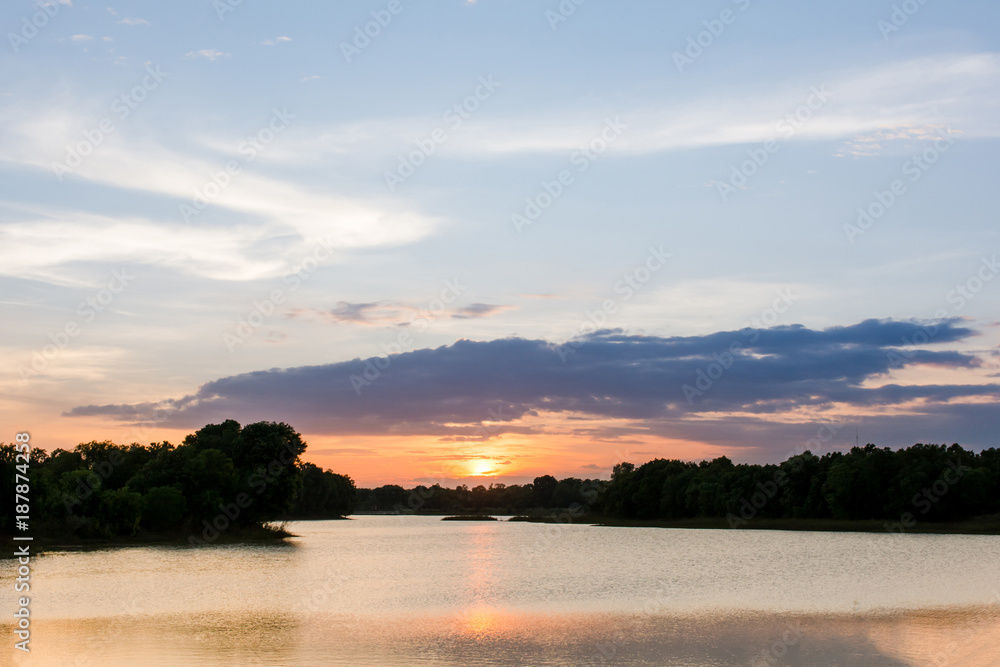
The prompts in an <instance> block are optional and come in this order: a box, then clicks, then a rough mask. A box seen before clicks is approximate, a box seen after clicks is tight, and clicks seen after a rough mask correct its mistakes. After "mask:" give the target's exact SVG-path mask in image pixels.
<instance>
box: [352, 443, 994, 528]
mask: <svg viewBox="0 0 1000 667" xmlns="http://www.w3.org/2000/svg"><path fill="white" fill-rule="evenodd" d="M357 507H358V509H359V510H367V511H418V512H419V511H426V512H441V511H445V512H477V513H482V512H492V513H505V514H518V513H523V512H527V511H531V510H542V509H574V510H576V511H577V513H578V512H581V511H586V512H589V513H593V514H599V515H604V516H607V517H610V518H624V519H649V520H679V519H695V518H716V519H726V520H727V521H728V523H729V525H730V526H733V527H737V526H741V525H745V524H746V523H747V522H749V521H752V520H753V519H755V518H770V519H838V520H882V521H892V522H894V525H895V524H899V525H902V526H903V527H909V526H910V525H913V524H915V523H916V522H918V521H928V522H942V523H945V522H957V521H963V520H968V519H973V518H977V517H985V516H990V515H996V514H998V513H1000V450H997V449H994V448H991V449H986V450H984V451H981V452H978V453H977V452H973V451H969V450H966V449H964V448H962V447H961V446H959V445H958V444H954V445H951V446H945V445H925V444H916V445H913V446H911V447H907V448H904V449H899V450H893V449H890V448H888V447H884V448H879V447H876V446H875V445H873V444H869V445H866V446H864V447H853V448H851V450H850V451H848V452H830V453H827V454H825V455H823V456H816V455H814V454H812V453H811V452H809V451H806V452H803V453H802V454H799V455H795V456H792V457H790V458H788V459H787V460H785V461H783V462H781V463H777V464H766V465H759V464H734V463H733V462H732V461H731V460H730V459H729V458H727V457H725V456H723V457H719V458H716V459H714V460H711V461H707V460H706V461H701V462H689V461H681V460H676V459H655V460H653V461H649V462H647V463H644V464H642V465H639V466H636V465H634V464H632V463H627V462H623V463H619V464H618V465H616V466H614V469H613V472H612V475H611V479H610V480H599V479H578V478H574V477H569V478H565V479H562V480H557V479H556V478H555V477H552V476H551V475H543V476H541V477H536V478H535V479H534V481H533V483H531V484H523V485H518V484H512V485H505V484H499V483H497V484H490V485H489V486H488V487H487V486H483V485H479V486H476V487H474V488H472V489H469V488H468V487H467V486H465V485H463V486H459V487H457V488H454V489H449V488H444V487H442V486H440V485H438V484H435V485H433V486H417V487H415V488H413V489H409V490H407V489H404V488H402V487H400V486H397V485H386V486H382V487H378V488H375V489H359V490H358V505H357Z"/></svg>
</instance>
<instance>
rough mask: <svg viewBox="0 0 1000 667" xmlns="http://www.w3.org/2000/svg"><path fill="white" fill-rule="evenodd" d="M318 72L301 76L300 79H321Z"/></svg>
mask: <svg viewBox="0 0 1000 667" xmlns="http://www.w3.org/2000/svg"><path fill="white" fill-rule="evenodd" d="M322 78H323V77H321V76H320V75H319V74H311V75H309V76H304V77H302V81H315V80H316V79H322Z"/></svg>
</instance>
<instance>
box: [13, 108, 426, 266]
mask: <svg viewBox="0 0 1000 667" xmlns="http://www.w3.org/2000/svg"><path fill="white" fill-rule="evenodd" d="M66 101H67V100H62V101H61V102H60V104H54V103H52V101H51V100H49V101H48V103H45V104H43V105H41V108H44V109H46V111H43V112H40V111H39V109H38V108H35V109H30V108H25V109H22V110H21V116H14V117H12V112H11V110H10V109H8V110H7V113H0V123H3V125H4V126H5V127H6V128H7V131H6V132H5V136H4V138H3V140H2V141H0V160H3V161H8V162H13V163H16V164H21V165H30V166H34V167H36V168H38V169H42V170H46V171H50V170H51V169H52V161H53V159H58V160H62V159H64V157H63V156H64V155H65V151H66V146H67V145H69V144H71V143H76V142H78V139H79V128H80V127H92V126H94V125H96V120H95V119H91V118H81V117H79V116H76V115H74V114H73V112H72V111H71V109H73V108H80V107H81V106H82V105H79V104H78V105H73V104H65V102H66ZM292 122H294V121H292ZM276 143H278V142H277V141H276ZM230 150H231V151H234V150H235V149H234V148H233V147H230ZM268 150H269V149H268ZM224 165H225V159H223V158H218V159H203V158H200V157H196V156H193V155H190V154H186V153H179V152H176V151H172V150H169V149H167V148H165V147H163V146H160V145H158V144H155V143H151V142H142V141H138V140H136V139H135V138H134V137H132V136H129V135H127V134H126V133H124V132H123V131H121V130H119V131H116V132H115V133H113V134H111V135H108V136H107V137H106V138H105V139H104V140H103V142H102V144H101V145H100V146H99V147H98V148H97V149H95V150H94V152H93V153H92V154H91V155H90V156H89V157H88V158H87V159H86V160H84V161H83V162H82V163H81V164H80V165H79V166H78V167H77V168H76V170H75V171H74V172H73V173H72V174H71V175H68V176H66V178H68V179H74V180H75V179H80V180H84V181H89V182H93V183H100V184H103V185H109V186H112V187H117V188H124V189H131V190H135V191H143V192H150V193H154V194H157V195H162V196H167V197H170V198H173V199H175V200H176V203H177V205H176V206H172V207H170V210H171V214H170V215H168V216H167V218H166V219H163V220H156V221H153V220H145V219H139V218H132V217H126V218H123V219H112V218H103V217H99V216H94V215H92V214H90V213H77V212H73V211H70V212H63V213H60V212H57V211H50V210H35V211H28V212H27V213H26V214H25V215H14V216H11V217H13V219H14V220H15V221H16V222H15V223H13V224H11V223H8V224H5V225H3V226H2V227H0V235H2V238H3V240H2V241H0V258H3V259H2V260H0V263H4V262H6V267H0V272H2V273H7V272H8V271H20V272H21V275H25V276H28V277H35V278H37V279H39V280H49V281H52V282H67V281H70V280H72V279H73V278H72V276H73V275H74V274H73V272H72V271H71V270H70V269H63V268H60V267H66V266H69V265H71V264H74V263H79V262H84V261H124V260H125V259H126V258H128V257H132V258H133V261H147V260H144V259H143V258H144V257H148V258H149V260H148V261H149V262H151V263H154V264H161V265H165V266H171V267H175V268H177V269H179V270H182V271H185V272H189V273H194V274H197V275H202V276H206V277H211V278H216V279H221V280H251V279H255V278H259V277H262V276H269V275H280V274H282V273H284V272H285V271H286V270H287V268H288V262H287V261H286V260H287V258H288V257H292V258H294V257H301V255H302V253H303V252H304V249H305V248H309V247H312V246H313V245H314V244H315V243H316V241H317V240H318V239H328V240H329V242H330V245H331V246H333V247H334V248H335V249H338V250H349V249H352V248H363V247H374V246H395V245H399V244H404V243H410V242H413V241H416V240H418V239H420V238H423V237H425V236H427V235H428V234H429V233H431V231H433V229H435V228H436V227H437V225H438V224H439V222H440V221H439V220H437V219H435V218H431V217H429V216H426V215H424V214H422V213H418V212H416V211H414V210H411V209H409V208H408V206H407V204H406V203H404V202H399V201H394V200H387V201H386V200H377V201H375V200H372V201H368V200H365V199H360V198H356V197H349V196H343V195H339V194H336V193H332V192H329V191H313V190H310V189H308V188H306V187H303V186H301V185H299V184H297V183H294V182H291V181H284V180H281V179H278V178H273V177H270V176H265V175H262V174H260V173H256V172H254V171H253V170H252V168H250V167H249V166H247V165H244V169H243V170H242V171H241V172H240V173H238V174H235V175H233V176H232V177H231V180H230V182H229V185H228V186H227V187H225V188H223V189H222V190H221V192H220V193H219V194H218V196H217V197H215V198H213V199H212V200H211V202H210V207H211V208H212V209H222V210H229V211H236V212H239V213H242V214H244V219H245V222H244V223H243V224H241V226H239V227H238V228H232V227H230V228H222V229H218V230H215V231H210V230H202V231H192V228H195V226H196V225H195V222H197V221H199V220H200V219H201V218H203V217H204V216H205V215H206V214H205V213H202V214H201V217H197V216H196V217H194V218H193V221H195V222H193V223H192V224H191V226H190V227H188V226H187V225H186V224H185V221H184V219H183V217H182V215H181V213H180V210H179V205H180V204H182V203H183V204H186V205H188V206H191V205H192V198H193V196H194V194H195V193H196V192H203V191H204V190H205V186H206V185H207V184H209V183H210V182H211V181H210V180H209V179H210V176H211V174H213V173H217V172H220V171H222V170H223V169H224ZM213 187H214V186H213ZM174 212H176V213H174ZM212 229H214V228H212ZM274 239H281V249H280V250H277V249H275V246H274V245H273V244H272V245H270V246H267V247H264V246H260V245H259V244H262V243H264V242H267V241H272V240H274ZM254 247H256V248H257V251H258V255H259V256H260V257H264V258H265V259H264V260H259V259H258V260H254V261H252V262H251V261H249V260H248V259H246V258H247V257H248V256H249V255H248V254H247V253H249V252H250V251H251V249H252V248H254ZM30 248H35V249H37V248H46V251H45V252H44V253H37V252H29V251H28V250H29V249H30ZM21 255H34V256H33V257H22V256H21Z"/></svg>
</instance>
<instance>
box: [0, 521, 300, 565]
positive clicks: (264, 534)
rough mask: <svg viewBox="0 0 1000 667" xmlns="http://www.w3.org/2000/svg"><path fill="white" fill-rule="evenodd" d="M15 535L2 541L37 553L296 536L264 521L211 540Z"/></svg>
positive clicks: (0, 553)
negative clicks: (27, 539) (25, 538)
mask: <svg viewBox="0 0 1000 667" xmlns="http://www.w3.org/2000/svg"><path fill="white" fill-rule="evenodd" d="M12 537H13V536H10V535H7V536H4V537H3V541H4V542H6V543H7V544H8V545H16V546H23V545H25V544H27V545H30V547H31V553H32V555H38V554H40V553H44V552H46V551H81V550H86V551H89V550H93V549H107V548H113V547H137V546H153V545H162V546H203V545H202V544H201V543H196V544H194V545H192V543H191V538H192V537H194V538H196V539H198V540H200V541H201V542H204V543H205V545H206V546H214V545H218V544H267V543H280V542H282V541H283V540H285V539H287V538H289V537H295V535H294V534H293V533H290V532H289V531H288V530H286V528H285V524H284V523H272V524H264V525H261V526H250V527H247V528H238V529H237V528H230V529H229V530H224V531H219V533H218V536H217V537H215V538H214V539H212V540H206V539H205V538H204V536H203V535H202V534H201V533H190V532H180V533H157V532H150V531H139V532H138V533H136V534H135V535H127V536H121V537H113V538H107V537H80V536H77V535H63V536H60V535H46V534H44V533H42V534H40V535H32V536H31V537H33V538H34V539H32V540H31V541H30V542H21V541H18V542H14V540H13V539H12ZM13 552H14V549H13V548H10V549H3V550H0V558H11V557H13Z"/></svg>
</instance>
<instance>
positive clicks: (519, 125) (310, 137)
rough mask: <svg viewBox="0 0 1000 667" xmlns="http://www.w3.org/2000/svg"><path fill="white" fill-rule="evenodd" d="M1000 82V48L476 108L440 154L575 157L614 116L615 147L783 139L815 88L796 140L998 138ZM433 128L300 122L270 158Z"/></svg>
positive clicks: (422, 123) (636, 150) (322, 152)
mask: <svg viewBox="0 0 1000 667" xmlns="http://www.w3.org/2000/svg"><path fill="white" fill-rule="evenodd" d="M313 76H315V75H313ZM302 80H303V81H306V80H311V77H307V78H304V79H302ZM998 81H1000V55H998V54H993V53H986V54H973V55H952V56H935V57H933V58H927V59H917V60H910V61H904V62H898V63H893V64H889V65H885V66H879V67H874V68H868V69H852V70H847V71H843V70H835V71H830V72H826V73H818V74H817V75H816V76H815V77H814V78H813V79H812V80H810V81H801V82H796V83H790V84H786V85H783V86H775V87H772V88H771V89H770V90H769V91H768V92H766V93H760V92H747V91H742V90H740V91H732V90H727V91H719V92H717V93H712V92H709V93H706V94H704V95H703V96H702V97H699V98H697V99H688V100H681V101H672V102H669V103H660V104H657V103H650V102H645V103H643V104H642V105H638V104H636V105H632V106H623V107H612V106H608V107H605V108H603V109H595V110H593V111H590V112H587V113H586V114H585V115H584V114H583V113H582V112H580V111H579V110H578V109H577V108H573V107H567V108H564V109H559V110H557V111H548V112H536V113H535V114H534V115H533V116H532V117H531V118H523V117H509V116H508V117H507V118H499V119H497V118H496V117H495V116H492V115H491V116H489V117H486V116H484V117H482V118H480V117H479V116H478V115H477V114H476V113H473V114H472V115H471V117H470V118H469V119H467V120H466V121H465V122H464V123H463V125H462V127H461V128H460V130H458V131H453V132H452V131H449V136H448V141H447V142H445V143H444V144H442V145H440V146H439V147H438V151H439V152H440V153H441V154H448V153H452V154H459V155H462V156H484V155H516V154H526V153H562V154H567V155H568V154H569V153H572V152H573V151H575V150H578V149H580V148H583V147H585V146H586V145H587V144H588V143H589V142H590V141H591V140H593V139H594V138H595V137H597V136H598V135H599V133H600V132H601V130H602V127H603V126H604V124H605V120H606V119H608V118H612V119H613V118H615V117H616V116H618V117H620V119H621V121H622V122H623V123H625V124H626V125H627V126H628V127H627V129H626V130H625V131H624V132H623V133H622V135H621V136H620V137H618V138H617V139H616V140H615V141H614V142H613V143H612V144H611V145H610V147H609V152H612V151H613V152H618V153H623V154H633V155H635V154H648V153H657V152H665V151H674V150H684V149H689V148H699V147H708V146H723V145H732V144H752V143H757V142H763V141H766V140H768V139H774V138H776V139H778V140H783V139H786V137H787V132H782V130H781V129H779V128H778V122H779V121H781V120H782V119H783V118H784V117H785V116H786V115H787V114H791V113H795V112H796V110H798V109H800V108H801V107H802V106H803V104H805V103H806V100H807V99H808V97H809V95H810V88H811V87H812V86H815V87H816V88H825V90H826V91H828V92H829V93H830V94H831V95H830V98H829V100H828V101H827V102H825V103H824V104H823V105H822V106H820V107H819V108H818V109H817V110H810V117H809V118H808V119H807V120H806V121H805V122H803V123H801V124H800V126H799V127H797V128H795V131H794V134H793V135H792V137H791V139H794V140H818V141H837V140H851V139H852V138H853V137H858V136H864V135H867V134H869V133H873V132H879V131H885V130H886V129H887V128H897V129H898V128H907V127H909V128H923V129H928V128H935V127H945V128H948V131H949V132H952V133H956V134H958V133H961V134H962V136H964V137H996V136H1000V121H998V119H1000V113H997V111H998V107H1000V85H998V83H997V82H998ZM498 82H499V83H501V85H502V84H503V82H502V80H498ZM497 94H499V92H498V93H497ZM455 101H459V100H455ZM444 106H445V107H446V106H447V105H444ZM435 127H447V123H445V122H444V121H443V120H442V119H441V117H440V116H437V117H435V116H429V117H427V116H424V117H420V118H413V117H399V118H382V119H375V120H365V121H358V122H352V123H345V124H341V125H334V126H327V127H308V128H306V127H295V128H292V129H291V130H290V131H289V132H288V134H287V135H286V136H285V137H284V138H283V140H282V142H281V146H280V147H276V149H275V150H274V151H269V152H268V155H267V156H266V159H267V160H269V161H281V162H285V163H288V164H293V163H317V162H319V161H321V160H323V159H325V158H326V157H327V156H329V155H342V154H346V153H353V154H355V155H362V154H367V155H386V154H388V155H395V154H397V153H398V152H400V150H401V149H402V148H403V147H410V146H411V145H412V142H413V140H414V139H415V138H418V137H424V136H426V135H427V134H428V133H429V132H430V131H431V130H432V129H434V128H435ZM915 131H917V130H915Z"/></svg>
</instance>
